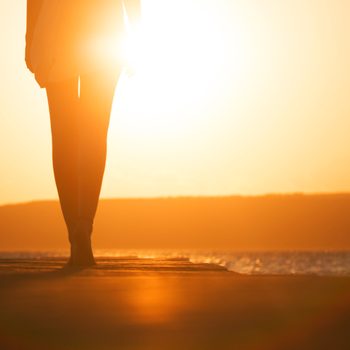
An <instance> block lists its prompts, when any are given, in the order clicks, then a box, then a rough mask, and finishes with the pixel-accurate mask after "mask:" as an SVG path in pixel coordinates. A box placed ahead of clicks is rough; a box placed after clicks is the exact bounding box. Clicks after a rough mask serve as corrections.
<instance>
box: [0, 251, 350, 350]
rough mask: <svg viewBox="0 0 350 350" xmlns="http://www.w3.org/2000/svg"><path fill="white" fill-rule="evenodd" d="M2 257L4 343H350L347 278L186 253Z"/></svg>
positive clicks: (0, 327)
mask: <svg viewBox="0 0 350 350" xmlns="http://www.w3.org/2000/svg"><path fill="white" fill-rule="evenodd" d="M63 263H64V261H63V260H61V259H59V258H57V259H41V260H7V259H6V260H0V348H1V349H4V350H12V349H16V350H17V349H19V350H22V349H30V350H31V349H38V350H41V349H45V350H47V349H54V350H55V349H72V350H73V349H84V350H85V349H86V350H90V349H101V350H105V349H106V350H109V349H127V350H129V349H137V350H139V349H140V350H141V349H142V350H148V349H149V350H151V349H154V350H158V349H162V350H163V349H164V350H165V349H170V350H173V349H174V350H175V349H176V350H177V349H179V350H180V349H181V350H182V349H184V350H186V349H189V350H190V349H204V350H206V349H230V350H231V349H239V350H240V349H257V350H260V349H349V344H350V278H348V277H317V276H244V275H238V274H235V273H233V272H228V271H226V270H225V269H224V268H221V267H219V266H217V265H211V264H192V263H190V262H189V261H188V260H186V259H138V258H134V257H124V258H113V259H112V258H109V259H100V260H99V261H98V265H97V266H96V267H95V268H93V269H88V270H80V271H79V270H75V271H74V270H65V269H62V265H63Z"/></svg>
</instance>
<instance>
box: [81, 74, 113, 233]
mask: <svg viewBox="0 0 350 350" xmlns="http://www.w3.org/2000/svg"><path fill="white" fill-rule="evenodd" d="M118 77H119V72H115V73H111V71H108V72H107V71H100V72H96V73H94V74H90V75H82V76H81V77H80V119H79V130H80V143H79V145H80V153H79V156H80V163H79V217H80V219H82V220H84V221H85V222H87V223H90V225H91V231H92V225H93V220H94V217H95V213H96V209H97V205H98V200H99V195H100V190H101V185H102V179H103V174H104V169H105V164H106V155H107V133H108V126H109V120H110V114H111V108H112V102H113V96H114V92H115V87H116V84H117V81H118Z"/></svg>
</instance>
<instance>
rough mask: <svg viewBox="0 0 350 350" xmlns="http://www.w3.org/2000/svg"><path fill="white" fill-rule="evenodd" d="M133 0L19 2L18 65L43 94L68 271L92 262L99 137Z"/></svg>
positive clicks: (135, 6) (101, 159) (100, 168)
mask: <svg viewBox="0 0 350 350" xmlns="http://www.w3.org/2000/svg"><path fill="white" fill-rule="evenodd" d="M140 13H141V6H140V0H74V1H70V0H27V30H26V50H25V60H26V64H27V67H28V68H29V70H30V71H31V72H32V73H34V74H35V78H36V80H37V82H38V83H39V85H40V86H41V87H42V88H45V89H46V92H47V98H48V105H49V112H50V123H51V134H52V159H53V168H54V176H55V182H56V186H57V190H58V195H59V200H60V205H61V209H62V213H63V216H64V220H65V223H66V226H67V229H68V237H69V242H70V247H71V251H70V258H69V261H68V265H72V266H90V265H94V264H95V260H94V256H93V252H92V247H91V234H92V230H93V221H94V217H95V213H96V209H97V205H98V200H99V195H100V190H101V184H102V179H103V174H104V169H105V162H106V151H107V132H108V125H109V118H110V112H111V107H112V101H113V96H114V91H115V86H116V84H117V81H118V78H119V74H120V72H121V68H122V67H121V61H120V59H118V57H117V56H116V55H113V52H114V51H115V50H114V47H113V45H114V46H115V47H116V48H117V45H118V42H119V41H118V40H119V39H120V38H121V36H122V33H123V30H124V15H125V14H126V15H127V17H128V21H129V23H130V24H131V25H133V24H134V23H136V22H137V21H138V20H139V18H140Z"/></svg>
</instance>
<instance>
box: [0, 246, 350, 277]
mask: <svg viewBox="0 0 350 350" xmlns="http://www.w3.org/2000/svg"><path fill="white" fill-rule="evenodd" d="M95 255H96V257H119V256H136V257H139V258H176V257H183V258H188V259H189V260H190V261H191V262H194V263H213V264H217V265H220V266H224V267H225V268H227V269H228V270H229V271H235V272H238V273H243V274H251V275H259V274H263V275H264V274H278V275H280V274H282V275H299V274H314V275H323V276H326V275H329V276H350V251H309V252H307V251H290V252H284V251H275V252H271V251H256V252H235V251H220V250H215V251H210V250H175V249H174V250H160V249H157V250H142V249H132V250H131V249H130V250H127V249H109V250H96V254H95ZM64 256H67V252H66V251H41V252H0V258H1V259H41V258H49V257H64Z"/></svg>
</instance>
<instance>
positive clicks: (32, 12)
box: [25, 0, 43, 71]
mask: <svg viewBox="0 0 350 350" xmlns="http://www.w3.org/2000/svg"><path fill="white" fill-rule="evenodd" d="M42 3H43V0H27V29H26V51H25V60H26V64H27V67H28V68H29V70H31V71H32V67H31V62H30V48H31V44H32V40H33V34H34V29H35V25H36V22H37V19H38V17H39V12H40V8H41V5H42Z"/></svg>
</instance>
